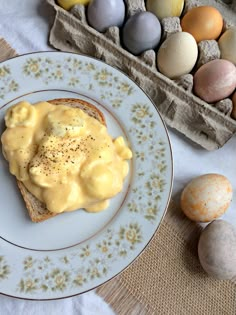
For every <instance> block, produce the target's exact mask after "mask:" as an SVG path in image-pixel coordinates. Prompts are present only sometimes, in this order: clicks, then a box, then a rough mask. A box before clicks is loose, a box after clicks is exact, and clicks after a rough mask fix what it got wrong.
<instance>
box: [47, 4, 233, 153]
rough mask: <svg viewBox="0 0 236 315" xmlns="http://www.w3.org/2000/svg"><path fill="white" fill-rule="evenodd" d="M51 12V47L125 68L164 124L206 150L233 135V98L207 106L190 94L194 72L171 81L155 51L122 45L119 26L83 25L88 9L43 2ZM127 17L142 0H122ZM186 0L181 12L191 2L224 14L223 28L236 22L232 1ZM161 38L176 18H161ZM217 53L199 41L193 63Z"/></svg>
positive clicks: (215, 48)
mask: <svg viewBox="0 0 236 315" xmlns="http://www.w3.org/2000/svg"><path fill="white" fill-rule="evenodd" d="M47 2H48V4H49V5H50V6H51V7H52V8H53V10H54V11H55V20H54V23H53V26H52V28H51V31H50V36H49V41H50V43H51V45H52V46H54V47H55V48H56V49H59V50H62V51H69V52H75V53H83V54H86V55H89V56H92V57H95V58H98V59H100V60H103V61H105V62H106V63H107V64H109V65H111V66H114V67H115V68H118V69H120V70H122V71H123V72H125V73H126V74H127V75H128V76H129V77H130V78H131V79H133V80H134V81H135V82H136V83H137V84H138V85H139V86H140V87H141V88H142V89H143V90H144V91H145V92H146V93H147V94H148V95H149V97H150V98H151V99H152V100H153V102H154V104H155V106H156V107H157V109H158V110H159V112H160V113H161V115H162V117H163V118H164V120H165V122H166V124H167V125H168V126H170V127H172V128H174V129H176V130H178V131H179V132H181V133H182V134H184V135H185V136H186V137H188V138H190V139H191V140H192V141H194V142H195V143H198V144H199V145H201V146H202V147H203V148H205V149H207V150H215V149H218V148H220V147H222V146H223V145H224V144H225V143H226V142H227V141H228V140H229V139H230V138H231V137H232V136H233V134H234V133H236V120H234V119H232V118H231V117H230V113H231V111H232V101H231V100H230V99H225V100H222V101H220V102H218V103H217V104H214V105H212V104H208V103H206V102H204V101H203V100H201V99H200V98H198V97H197V96H195V95H194V94H193V93H192V87H193V76H192V74H187V75H184V76H182V77H180V78H179V79H178V80H170V79H169V78H167V77H166V76H164V75H162V74H161V73H160V72H158V70H157V66H156V52H155V51H154V50H148V51H145V52H144V53H143V54H141V55H140V56H134V55H132V54H131V53H129V52H128V51H127V50H125V49H124V48H123V47H122V45H121V39H120V29H119V28H118V27H110V28H109V29H108V30H107V31H106V32H105V33H99V32H98V31H96V30H95V29H93V28H92V27H90V26H89V25H88V23H87V19H86V8H85V7H84V6H82V5H75V6H74V7H73V8H72V9H71V10H70V11H65V10H64V9H63V8H61V7H60V6H58V5H57V3H56V1H55V0H47ZM125 2H126V19H127V18H128V17H130V16H132V15H133V14H135V13H137V12H140V11H146V6H145V1H144V0H125ZM225 2H228V4H226V3H223V2H221V1H217V0H199V1H197V0H186V1H185V8H184V12H187V11H188V10H189V9H191V8H192V7H195V6H200V5H212V6H214V7H215V8H217V9H218V10H219V11H220V12H221V14H222V16H223V18H224V28H225V29H227V28H228V27H229V26H233V25H236V13H235V10H236V0H233V1H232V0H231V1H230V0H229V1H227V0H225ZM161 24H162V28H163V36H162V41H163V40H164V39H165V38H166V37H167V36H169V35H170V34H171V33H174V32H179V31H181V26H180V20H179V18H177V17H174V18H165V19H163V20H162V21H161ZM219 57H220V52H219V48H218V44H217V42H216V41H204V42H201V43H200V44H199V59H198V64H197V67H199V66H200V65H202V64H204V63H206V62H207V61H210V60H212V59H217V58H219Z"/></svg>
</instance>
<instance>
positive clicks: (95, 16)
mask: <svg viewBox="0 0 236 315" xmlns="http://www.w3.org/2000/svg"><path fill="white" fill-rule="evenodd" d="M87 19H88V23H89V24H90V25H91V26H92V27H93V28H95V29H96V30H97V31H99V32H105V31H106V30H107V29H108V28H109V27H110V26H118V27H120V26H122V24H123V22H124V19H125V4H124V1H123V0H92V1H91V2H90V4H89V6H88V11H87Z"/></svg>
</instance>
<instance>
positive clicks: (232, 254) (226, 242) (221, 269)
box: [198, 220, 236, 279]
mask: <svg viewBox="0 0 236 315" xmlns="http://www.w3.org/2000/svg"><path fill="white" fill-rule="evenodd" d="M198 257H199V260H200V263H201V265H202V267H203V269H204V270H205V271H206V272H207V273H208V274H209V275H211V276H213V277H215V278H217V279H232V278H233V277H234V276H236V231H235V229H234V227H233V226H232V225H231V224H230V223H228V222H226V221H223V220H216V221H213V222H212V223H210V224H209V225H208V226H207V227H206V228H205V229H204V230H203V232H202V234H201V236H200V239H199V243H198Z"/></svg>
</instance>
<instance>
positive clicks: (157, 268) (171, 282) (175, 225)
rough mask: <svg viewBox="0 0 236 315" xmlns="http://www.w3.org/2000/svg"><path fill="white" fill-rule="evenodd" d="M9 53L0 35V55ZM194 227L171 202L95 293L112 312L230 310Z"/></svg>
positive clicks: (229, 298) (213, 314) (235, 306)
mask: <svg viewBox="0 0 236 315" xmlns="http://www.w3.org/2000/svg"><path fill="white" fill-rule="evenodd" d="M14 55H16V53H15V51H14V50H13V49H11V47H10V46H9V45H8V44H7V43H6V42H5V41H4V40H3V39H0V60H1V61H3V60H6V59H8V58H10V57H13V56H14ZM200 231H201V228H200V227H199V226H197V225H196V224H195V223H192V222H190V221H189V220H187V219H186V218H185V217H184V215H183V214H182V213H181V211H180V210H179V209H178V207H177V206H176V204H175V203H173V202H171V204H170V205H169V209H168V211H167V214H166V216H165V218H164V220H163V222H162V224H161V226H160V228H159V230H158V231H157V233H156V234H155V235H154V237H153V239H152V241H151V242H150V244H149V245H148V247H147V248H146V249H145V250H144V252H143V253H142V254H141V255H140V257H139V258H138V259H136V261H135V262H134V263H133V264H132V265H131V266H130V267H128V268H127V269H126V270H125V271H124V272H123V273H122V274H121V275H119V276H118V277H116V278H114V279H113V280H111V281H109V282H108V283H106V284H104V285H103V286H101V287H100V288H98V289H97V293H98V294H99V295H101V296H102V297H103V298H104V299H105V300H106V301H107V302H108V303H110V305H111V307H112V308H113V309H114V311H115V312H116V314H117V315H149V314H157V315H172V314H173V315H195V314H196V315H236V286H235V284H234V283H232V282H230V281H218V280H214V279H212V278H210V277H208V276H207V275H206V273H205V272H204V271H203V269H202V268H201V266H200V264H199V262H198V258H197V241H198V237H199V235H200Z"/></svg>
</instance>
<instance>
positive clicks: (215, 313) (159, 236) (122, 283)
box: [97, 202, 236, 315]
mask: <svg viewBox="0 0 236 315" xmlns="http://www.w3.org/2000/svg"><path fill="white" fill-rule="evenodd" d="M200 232H201V228H200V227H199V226H197V225H196V224H195V223H192V222H190V221H189V220H188V219H186V218H185V217H184V215H183V214H182V213H181V212H180V210H179V209H178V207H177V206H176V204H175V203H174V202H171V204H170V205H169V209H168V211H167V214H166V216H165V219H164V220H163V223H162V224H161V227H160V229H159V230H158V232H157V233H156V234H155V236H154V238H153V239H152V241H151V243H150V244H149V246H148V247H147V248H146V250H145V251H144V252H143V253H142V254H141V256H140V257H139V258H138V259H137V260H136V261H135V262H134V263H133V264H132V265H131V266H130V267H129V268H128V269H126V271H124V272H123V273H122V274H121V275H120V276H118V277H117V278H115V279H114V280H112V281H110V282H108V283H107V284H105V285H103V286H102V287H100V288H99V289H98V290H97V292H98V293H99V294H100V295H101V296H103V297H104V298H105V300H106V301H107V302H108V303H110V304H111V306H112V307H113V309H114V310H115V311H116V312H117V314H122V315H126V314H127V315H128V314H130V315H136V314H143V315H146V314H161V315H162V314H170V315H172V314H173V315H180V314H181V315H182V314H183V315H185V314H189V315H195V314H196V315H211V314H212V315H223V314H225V315H226V314H227V315H235V314H236V286H235V284H233V283H232V282H230V281H219V280H215V279H213V278H210V277H209V276H208V275H207V274H206V273H205V272H204V271H203V269H202V267H201V266H200V264H199V261H198V257H197V241H198V238H199V235H200Z"/></svg>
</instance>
